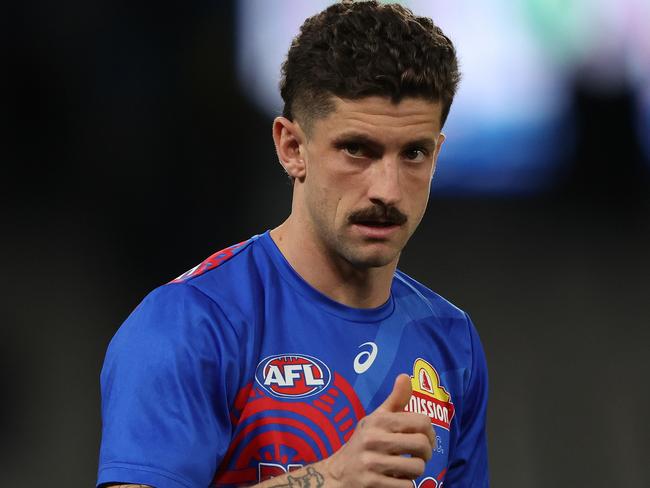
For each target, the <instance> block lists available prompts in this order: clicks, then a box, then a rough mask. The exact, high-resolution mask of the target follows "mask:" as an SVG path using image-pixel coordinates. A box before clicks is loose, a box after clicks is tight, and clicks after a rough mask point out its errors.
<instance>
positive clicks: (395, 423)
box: [319, 374, 436, 488]
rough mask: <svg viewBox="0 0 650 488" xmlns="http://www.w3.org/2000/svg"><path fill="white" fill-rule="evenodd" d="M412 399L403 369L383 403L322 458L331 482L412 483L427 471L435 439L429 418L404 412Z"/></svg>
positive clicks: (351, 486)
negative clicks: (337, 447) (426, 467)
mask: <svg viewBox="0 0 650 488" xmlns="http://www.w3.org/2000/svg"><path fill="white" fill-rule="evenodd" d="M410 398H411V379H410V378H409V377H408V376H407V375H405V374H401V375H399V376H398V377H397V378H396V379H395V384H394V386H393V391H392V392H391V393H390V395H388V398H386V400H385V401H384V403H382V404H381V405H380V406H379V408H377V410H375V411H374V412H372V413H371V414H370V415H368V416H366V417H364V418H362V419H361V420H360V421H359V423H358V424H357V427H356V429H355V432H354V434H352V437H350V439H349V440H348V442H347V443H345V444H344V445H343V447H341V449H339V450H338V451H337V452H336V453H334V454H333V455H332V456H330V457H329V458H327V459H325V460H323V461H321V463H319V464H321V468H322V470H323V471H324V473H325V474H326V478H327V479H328V480H331V482H333V483H332V486H341V487H346V488H355V487H359V488H361V487H377V488H383V487H385V488H401V487H403V488H412V487H413V483H412V482H411V480H414V479H416V478H417V477H419V476H421V475H422V473H424V466H425V464H426V462H427V461H428V460H429V459H431V455H432V452H433V449H434V447H435V442H436V441H435V435H434V431H433V426H432V425H431V420H430V419H429V417H427V416H426V415H423V414H419V413H410V412H404V407H405V406H406V405H407V403H408V401H409V399H410ZM405 455H407V456H405ZM328 486H330V483H328Z"/></svg>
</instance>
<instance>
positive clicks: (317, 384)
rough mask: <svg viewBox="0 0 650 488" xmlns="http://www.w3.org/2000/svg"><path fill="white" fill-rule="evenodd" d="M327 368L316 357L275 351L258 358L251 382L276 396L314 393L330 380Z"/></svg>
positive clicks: (284, 396) (288, 396) (301, 396)
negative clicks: (272, 353) (273, 353)
mask: <svg viewBox="0 0 650 488" xmlns="http://www.w3.org/2000/svg"><path fill="white" fill-rule="evenodd" d="M330 378H331V374H330V370H329V368H328V367H327V365H326V364H325V363H324V362H323V361H321V360H320V359H318V358H315V357H313V356H306V355H304V354H278V355H276V356H269V357H267V358H264V359H262V361H260V363H259V364H258V365H257V370H256V372H255V381H256V382H257V384H259V385H260V386H261V387H262V388H264V389H265V390H266V391H268V392H269V393H270V394H271V395H273V396H276V397H280V398H305V397H308V396H312V395H315V394H317V393H319V392H321V391H323V390H324V389H325V388H327V385H329V383H330Z"/></svg>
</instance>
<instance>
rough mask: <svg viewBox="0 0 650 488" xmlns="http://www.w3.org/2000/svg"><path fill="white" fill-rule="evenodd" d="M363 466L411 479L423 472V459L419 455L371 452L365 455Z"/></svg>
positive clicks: (369, 469) (391, 475)
mask: <svg viewBox="0 0 650 488" xmlns="http://www.w3.org/2000/svg"><path fill="white" fill-rule="evenodd" d="M365 464H366V466H365V468H366V469H367V470H368V471H370V472H374V473H380V474H383V475H385V476H388V477H391V478H401V479H409V480H413V479H415V478H418V477H420V476H422V473H424V467H425V465H426V463H425V461H424V460H423V459H421V458H419V457H404V456H394V455H390V454H382V453H373V454H372V455H369V456H367V457H366V463H365Z"/></svg>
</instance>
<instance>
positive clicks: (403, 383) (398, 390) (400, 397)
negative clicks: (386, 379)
mask: <svg viewBox="0 0 650 488" xmlns="http://www.w3.org/2000/svg"><path fill="white" fill-rule="evenodd" d="M411 392H412V390H411V378H409V376H408V375H406V374H400V375H399V376H398V377H397V378H395V384H394V385H393V391H391V392H390V395H388V398H386V400H384V403H382V404H381V405H380V406H379V407H378V408H377V410H383V411H386V412H403V411H404V407H406V405H407V404H408V402H409V400H410V399H411Z"/></svg>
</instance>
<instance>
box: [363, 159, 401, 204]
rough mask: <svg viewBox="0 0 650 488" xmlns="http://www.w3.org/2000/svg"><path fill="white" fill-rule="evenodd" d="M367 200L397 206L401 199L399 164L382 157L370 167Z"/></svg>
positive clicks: (394, 160)
mask: <svg viewBox="0 0 650 488" xmlns="http://www.w3.org/2000/svg"><path fill="white" fill-rule="evenodd" d="M368 198H369V199H370V200H372V201H373V202H374V203H383V204H384V205H386V206H394V205H397V204H398V203H399V202H400V201H401V199H402V187H401V182H400V167H399V162H398V161H397V160H396V159H395V158H392V157H389V156H384V157H383V158H382V159H380V160H378V161H375V162H374V163H373V164H372V166H371V175H370V186H369V188H368Z"/></svg>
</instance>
